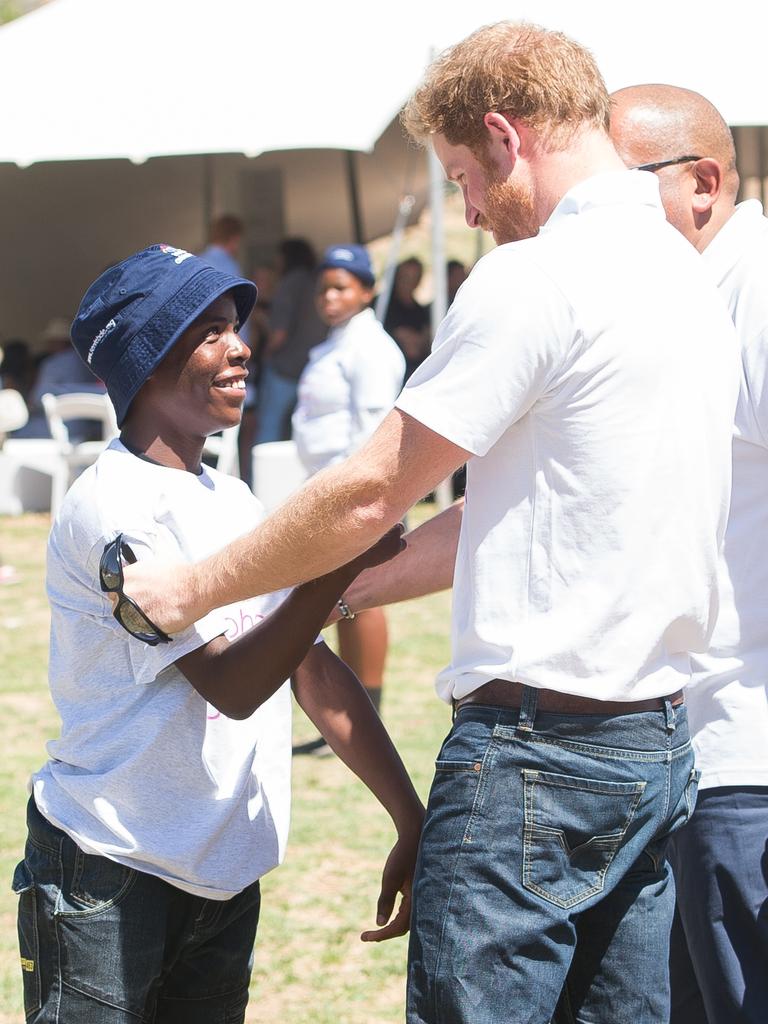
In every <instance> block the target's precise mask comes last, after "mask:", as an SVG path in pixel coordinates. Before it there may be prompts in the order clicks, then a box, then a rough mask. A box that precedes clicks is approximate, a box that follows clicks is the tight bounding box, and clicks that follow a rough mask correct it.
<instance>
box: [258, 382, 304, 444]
mask: <svg viewBox="0 0 768 1024" xmlns="http://www.w3.org/2000/svg"><path fill="white" fill-rule="evenodd" d="M297 387H298V381H295V380H293V379H292V378H291V377H284V376H283V375H282V374H281V373H276V372H275V371H274V370H273V369H272V367H271V366H270V365H269V364H268V363H267V364H265V365H264V367H263V369H262V371H261V379H260V381H259V425H258V427H257V430H256V444H266V443H268V442H269V441H287V440H288V439H289V438H290V436H291V428H290V420H291V413H292V412H293V409H294V407H295V405H296V392H297Z"/></svg>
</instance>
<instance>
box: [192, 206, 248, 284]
mask: <svg viewBox="0 0 768 1024" xmlns="http://www.w3.org/2000/svg"><path fill="white" fill-rule="evenodd" d="M244 230H245V229H244V226H243V222H242V220H240V218H239V217H236V216H235V215H234V214H232V213H223V214H222V215H221V216H220V217H217V218H216V219H215V220H214V221H212V222H211V225H210V227H209V229H208V245H207V246H206V247H205V249H203V251H202V252H201V253H200V259H201V260H205V262H206V263H209V264H210V265H211V266H212V267H215V268H216V269H217V270H220V271H221V272H222V273H223V274H235V275H237V276H239V275H240V251H241V249H242V245H243V233H244Z"/></svg>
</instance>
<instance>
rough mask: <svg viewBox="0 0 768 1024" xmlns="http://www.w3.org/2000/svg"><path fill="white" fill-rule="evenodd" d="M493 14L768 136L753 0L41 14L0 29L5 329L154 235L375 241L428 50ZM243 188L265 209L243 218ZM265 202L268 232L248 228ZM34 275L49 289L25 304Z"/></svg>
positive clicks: (759, 10)
mask: <svg viewBox="0 0 768 1024" xmlns="http://www.w3.org/2000/svg"><path fill="white" fill-rule="evenodd" d="M501 18H528V19H530V20H535V21H537V22H538V23H541V24H545V25H547V26H550V27H556V28H561V29H563V30H564V31H566V32H567V33H569V34H570V35H572V36H574V37H575V38H577V39H579V40H580V41H582V42H583V43H585V44H586V45H588V46H589V47H590V48H591V49H592V50H593V51H594V52H595V54H596V56H597V58H598V61H599V63H600V66H601V68H602V69H603V72H604V74H605V77H606V80H607V82H608V85H609V87H610V88H611V89H614V88H618V87H619V86H622V85H627V84H631V83H635V82H639V81H666V82H671V83H673V84H679V85H685V86H687V87H690V88H693V89H697V90H699V91H701V92H703V93H704V94H705V95H707V96H708V97H709V98H710V99H712V101H713V102H714V103H715V104H716V105H717V106H718V107H719V108H720V109H721V110H722V112H723V114H724V116H725V117H726V119H727V120H728V121H729V122H730V123H731V124H737V125H764V124H768V90H765V89H764V86H763V81H762V78H763V75H762V68H763V65H764V50H765V46H766V41H767V40H768V32H767V24H768V12H767V11H766V9H765V8H764V7H763V6H762V5H758V4H754V3H751V2H747V0H733V2H732V3H731V4H730V5H729V6H728V8H727V17H726V14H725V12H724V10H723V8H722V6H721V5H717V6H716V5H715V4H714V3H713V2H711V0H703V2H702V3H700V4H699V5H697V7H696V8H695V9H691V8H690V7H688V6H686V5H682V4H674V3H669V0H666V2H664V3H662V2H661V0H647V2H646V3H645V4H643V5H642V6H640V7H637V6H632V7H629V6H628V5H626V4H621V3H608V2H605V0H581V3H579V4H575V3H573V2H572V0H506V2H500V0H476V3H474V4H472V5H464V6H463V7H462V8H460V9H458V8H455V7H454V6H453V5H448V4H445V3H443V2H437V0H422V2H421V3H413V2H412V0H409V2H405V0H391V2H390V3H388V4H386V5H379V6H378V7H371V8H368V9H365V10H362V9H361V8H360V7H357V8H355V9H354V10H351V11H349V12H348V11H346V10H343V9H329V8H328V7H326V6H323V5H321V4H317V3H315V2H310V0H289V2H287V3H283V4H279V5H269V6H268V5H266V4H264V3H259V2H257V0H215V2H214V0H51V2H50V3H48V4H46V5H45V6H44V7H41V8H40V9H38V10H36V11H35V12H33V13H31V14H29V15H27V16H26V17H24V18H21V19H19V20H17V21H16V22H13V23H11V24H10V25H7V26H6V27H4V28H3V29H0V90H1V91H2V95H3V97H4V101H3V104H2V106H1V107H0V196H2V202H3V206H4V208H5V218H4V219H5V227H4V230H3V231H2V234H0V246H2V251H3V256H4V259H3V263H4V266H7V267H8V268H9V269H8V271H7V272H6V273H5V274H4V275H3V280H2V281H0V329H2V330H4V331H5V332H6V333H7V331H8V328H9V327H10V326H11V325H12V324H13V325H14V330H18V331H24V332H27V333H30V332H32V331H33V330H34V327H35V326H38V328H39V327H40V326H42V323H40V322H39V318H43V317H44V318H47V317H48V316H50V315H53V314H63V315H68V313H69V312H71V304H72V303H73V302H74V301H76V299H77V297H78V296H79V294H80V292H81V291H82V286H83V282H84V281H85V280H88V279H89V278H90V276H92V275H93V274H95V273H97V272H98V271H99V270H100V269H101V268H102V267H103V266H104V265H105V263H107V262H109V261H111V260H112V259H114V258H115V257H116V256H119V255H122V254H123V252H125V251H128V250H130V248H131V247H133V246H135V247H138V246H140V245H142V244H147V242H149V241H156V240H158V239H159V238H160V237H166V236H169V233H172V234H173V238H172V239H171V240H172V241H174V242H176V243H178V244H182V245H187V246H188V247H192V248H194V247H196V246H198V245H200V244H201V243H202V241H203V237H202V235H203V229H204V223H205V219H206V215H207V213H209V212H221V211H222V210H223V209H234V211H235V212H238V210H239V211H240V212H245V214H246V219H247V220H249V221H250V226H251V228H252V229H253V232H258V231H262V232H266V234H268V233H269V232H268V230H267V229H268V228H269V229H271V230H272V231H273V232H276V231H278V230H285V231H288V232H290V233H306V234H309V235H310V236H311V237H313V238H314V240H315V241H316V242H317V243H318V244H321V245H322V244H326V243H327V242H330V241H335V240H339V239H340V238H342V237H353V236H354V235H355V234H357V235H359V236H360V237H363V238H366V239H368V238H371V237H374V236H375V235H376V234H379V233H382V232H383V231H386V230H388V229H389V228H390V227H391V224H392V222H393V221H394V217H395V213H396V210H397V204H398V200H399V196H400V192H401V191H402V189H403V186H404V182H405V179H406V178H408V179H409V181H408V185H407V187H408V188H409V189H410V190H413V191H415V192H416V193H417V194H418V196H419V198H423V197H424V195H425V194H426V189H427V174H426V167H425V166H424V161H422V160H420V159H418V158H414V156H413V154H412V153H411V154H410V155H409V154H408V150H407V147H406V145H405V142H404V140H402V137H401V135H400V133H399V129H398V128H397V126H396V124H393V116H394V115H395V114H396V112H397V111H398V109H399V107H400V106H401V104H402V102H403V101H404V100H405V98H406V97H407V96H408V94H409V93H410V91H411V89H412V88H413V87H414V85H415V84H416V83H417V82H418V79H419V77H420V75H421V72H422V70H423V68H424V66H425V64H426V63H427V61H428V60H429V55H430V52H431V51H433V50H434V49H435V48H437V49H440V48H442V47H444V46H446V45H449V44H450V43H452V42H454V41H456V40H457V39H459V38H461V37H462V36H463V35H466V34H467V33H468V32H469V31H471V30H472V29H473V28H475V27H477V26H478V25H480V24H485V23H488V22H491V21H495V20H498V19H501ZM387 126H389V129H388V130H386V131H385V129H387ZM377 140H380V141H379V146H378V149H377V152H376V153H375V154H374V155H373V156H370V155H365V154H371V152H372V151H373V149H374V146H375V145H376V143H377ZM310 150H311V151H312V152H308V151H310ZM353 153H354V154H356V155H354V156H349V155H348V154H353ZM205 154H225V155H222V156H216V157H215V158H213V159H210V158H206V156H205ZM260 154H262V155H261V156H260ZM257 157H258V159H256V158H257ZM155 158H160V159H155ZM127 160H130V161H133V162H134V164H135V166H132V165H129V164H128V163H127ZM68 161H76V162H77V163H67V162H68ZM145 161H146V162H145ZM89 162H90V166H89ZM14 165H15V166H14ZM30 165H32V166H30ZM262 171H263V172H264V174H262V173H261V172H262ZM270 171H271V172H273V173H274V172H275V171H279V176H280V187H279V188H277V187H274V186H275V179H274V178H273V179H271V184H270V180H269V172H270ZM417 171H418V173H417ZM254 174H255V175H256V176H255V177H254ZM249 182H250V185H249ZM249 187H251V188H252V191H253V193H254V194H257V195H258V196H259V197H260V198H259V203H260V209H259V210H251V211H249V210H248V209H244V203H243V195H244V192H245V191H246V190H247V189H248V188H249ZM436 192H439V187H438V188H437V189H436ZM278 205H281V214H280V217H279V218H278V219H279V225H278V224H277V223H276V222H273V223H271V225H269V224H265V223H263V220H264V218H263V217H262V214H266V215H267V219H268V218H269V214H270V211H272V212H274V210H275V209H276V208H277V206H278ZM418 210H419V204H418V203H417V204H416V206H415V208H414V215H415V214H416V213H418ZM260 218H261V219H260ZM41 281H46V282H47V285H48V288H49V289H51V288H53V290H54V293H55V294H47V295H46V296H42V297H41V293H40V283H41ZM35 318H38V322H37V324H33V320H34V319H35ZM43 322H44V321H43ZM17 325H18V326H17Z"/></svg>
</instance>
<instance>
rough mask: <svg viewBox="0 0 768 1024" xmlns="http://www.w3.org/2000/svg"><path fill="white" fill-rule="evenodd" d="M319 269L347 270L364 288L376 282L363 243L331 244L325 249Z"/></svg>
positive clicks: (370, 286) (369, 258)
mask: <svg viewBox="0 0 768 1024" xmlns="http://www.w3.org/2000/svg"><path fill="white" fill-rule="evenodd" d="M319 269H320V270H337V269H338V270H348V271H349V273H350V274H354V275H355V277H356V278H358V280H360V281H361V282H362V283H363V284H364V285H365V287H366V288H372V287H373V285H374V284H375V282H376V278H375V277H374V274H373V267H372V266H371V257H370V256H369V255H368V250H367V249H366V248H365V246H364V245H332V246H331V247H330V249H326V250H325V253H324V255H323V259H322V262H321V264H320V268H319Z"/></svg>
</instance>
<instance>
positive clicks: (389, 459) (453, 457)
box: [187, 411, 466, 620]
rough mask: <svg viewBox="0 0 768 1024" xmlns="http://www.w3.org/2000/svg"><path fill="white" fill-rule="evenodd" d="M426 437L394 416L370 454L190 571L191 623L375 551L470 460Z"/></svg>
mask: <svg viewBox="0 0 768 1024" xmlns="http://www.w3.org/2000/svg"><path fill="white" fill-rule="evenodd" d="M414 433H415V434H416V435H417V439H415V438H414V437H412V436H410V435H412V434H414ZM424 434H425V428H423V427H422V426H421V425H420V424H418V423H416V421H414V420H411V419H410V417H403V416H402V415H400V414H398V413H397V411H395V413H391V414H390V415H389V416H388V417H387V418H386V420H385V421H384V423H383V424H382V425H381V427H379V429H378V430H377V432H376V434H374V436H373V437H372V438H371V440H370V441H369V442H368V444H367V445H365V447H364V448H362V449H361V450H360V451H359V452H356V453H355V454H354V455H352V456H351V457H350V458H349V459H347V460H346V462H343V463H341V464H340V465H338V466H333V467H331V468H329V469H326V470H324V471H323V472H321V473H318V474H317V476H315V477H313V478H312V480H310V481H309V482H308V483H307V484H306V485H305V486H304V488H302V490H301V491H299V492H298V494H296V495H293V496H292V497H291V498H290V499H289V500H288V501H287V502H286V503H285V504H284V505H283V506H282V507H281V508H279V509H278V510H277V511H276V512H273V513H272V515H270V516H269V518H268V519H267V520H266V521H265V522H264V523H263V524H262V525H261V526H260V527H259V528H258V530H256V531H254V532H253V533H250V534H247V535H246V536H244V537H241V538H240V539H239V540H236V541H235V542H234V543H232V544H230V545H229V546H228V547H227V548H225V549H224V550H223V551H222V552H220V553H219V554H217V555H214V556H212V557H211V558H209V559H207V560H206V561H205V562H201V563H199V564H198V565H196V566H191V567H189V569H188V570H187V573H188V576H187V586H188V594H187V599H188V601H189V606H188V612H189V613H191V614H189V616H188V617H189V619H190V620H194V619H197V618H200V617H201V616H202V615H203V614H205V613H206V612H208V611H210V610H211V609H212V608H216V607H219V606H220V605H223V604H227V603H229V602H231V601H236V600H244V599H246V598H247V597H251V596H253V595H255V594H263V593H269V592H271V591H274V590H280V589H282V588H283V587H290V586H296V585H298V584H300V583H305V582H306V581H307V580H310V579H314V578H316V577H318V576H323V575H324V574H325V573H328V572H331V571H332V570H333V569H336V568H338V567H339V566H340V565H343V564H344V563H345V562H348V561H350V560H351V559H353V558H355V557H356V556H357V555H359V554H360V553H361V552H363V551H365V550H366V549H367V548H369V547H370V546H371V545H372V544H374V543H375V542H376V541H377V540H378V538H379V537H380V536H381V535H382V534H383V533H384V532H385V531H386V530H387V529H389V527H391V526H393V525H394V524H395V523H396V522H398V520H399V519H400V518H401V517H402V516H403V515H404V514H405V512H406V511H407V510H408V509H409V508H410V507H411V505H412V504H413V503H414V502H415V501H417V500H418V499H419V498H421V497H423V496H424V494H426V493H428V492H429V491H430V490H432V488H433V487H434V486H436V484H437V483H438V482H439V481H440V480H443V479H445V477H446V476H448V475H449V474H450V473H451V472H452V471H453V470H454V469H455V468H456V467H457V466H459V465H461V463H462V462H463V461H464V459H465V457H466V453H465V452H462V451H461V449H459V448H456V447H455V446H454V445H451V444H450V443H449V442H446V441H445V439H444V438H439V437H438V435H435V434H431V432H429V431H426V434H427V435H428V436H427V437H426V439H425V437H424ZM429 435H431V436H429ZM432 439H434V442H435V451H434V456H433V457H432V458H430V457H429V455H430V452H429V450H428V451H427V456H426V459H425V457H424V449H425V448H427V449H429V443H430V441H431V440H432ZM425 463H426V466H425Z"/></svg>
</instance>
